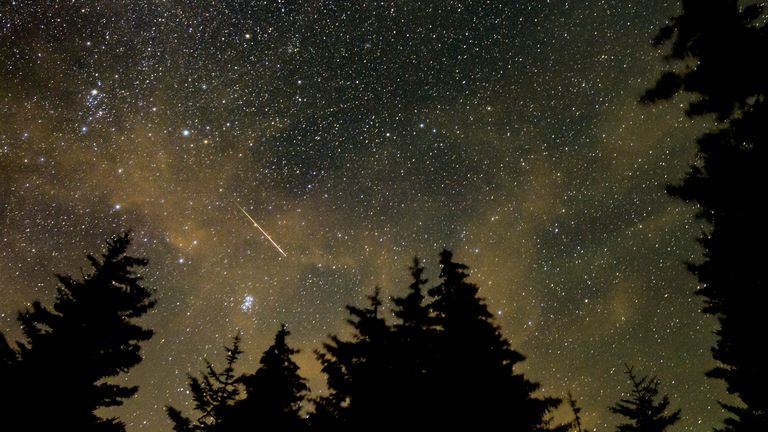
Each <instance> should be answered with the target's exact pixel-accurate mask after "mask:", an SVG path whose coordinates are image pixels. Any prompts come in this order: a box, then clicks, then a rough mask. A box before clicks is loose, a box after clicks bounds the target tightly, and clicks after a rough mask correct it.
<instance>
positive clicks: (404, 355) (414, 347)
mask: <svg viewBox="0 0 768 432" xmlns="http://www.w3.org/2000/svg"><path fill="white" fill-rule="evenodd" d="M410 272H411V277H412V278H413V281H412V282H411V284H410V285H409V286H408V292H407V294H406V295H405V296H404V297H393V298H392V303H393V305H394V309H393V311H392V313H393V315H394V316H395V318H396V319H397V320H396V322H395V324H394V325H393V331H392V333H391V336H390V350H391V351H390V356H389V357H390V359H391V362H392V363H391V365H392V372H391V377H390V388H391V391H392V393H393V394H395V393H396V395H397V396H396V397H394V398H393V399H392V400H391V401H390V403H389V405H388V406H387V411H388V412H397V413H398V417H400V418H403V419H409V428H412V429H422V428H428V427H429V421H428V416H427V415H425V412H426V409H427V408H426V406H427V405H428V404H429V402H428V401H429V400H430V398H432V397H433V395H432V390H433V383H432V382H431V381H430V374H429V369H430V365H431V364H435V362H436V361H437V358H435V357H434V354H435V352H434V351H433V349H432V348H433V347H434V336H435V332H434V331H433V328H432V325H431V317H430V314H429V309H428V308H427V305H426V303H425V300H426V297H425V295H424V294H425V289H424V286H425V285H426V284H427V282H428V280H427V279H426V278H424V276H423V274H424V266H422V264H421V262H420V261H419V259H418V258H417V257H414V259H413V264H412V266H411V267H410Z"/></svg>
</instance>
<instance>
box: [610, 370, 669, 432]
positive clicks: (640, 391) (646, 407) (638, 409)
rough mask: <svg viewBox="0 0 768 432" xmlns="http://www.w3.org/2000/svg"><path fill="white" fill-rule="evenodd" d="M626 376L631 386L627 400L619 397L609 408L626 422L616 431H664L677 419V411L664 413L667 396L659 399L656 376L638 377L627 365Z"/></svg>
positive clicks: (667, 405) (667, 404)
mask: <svg viewBox="0 0 768 432" xmlns="http://www.w3.org/2000/svg"><path fill="white" fill-rule="evenodd" d="M626 373H627V376H628V377H629V381H630V382H631V383H632V390H631V392H630V394H629V397H627V398H622V399H621V400H619V402H616V404H615V405H613V406H611V407H610V408H609V409H610V410H611V412H612V413H615V414H620V415H622V416H624V417H626V418H627V420H629V423H623V424H620V425H619V426H618V427H617V429H616V430H617V431H618V432H664V431H666V430H667V428H668V427H670V426H672V425H674V424H675V423H677V422H678V420H680V410H679V409H678V410H676V411H673V412H671V413H667V412H666V411H667V408H669V397H667V396H666V395H664V396H663V397H662V398H661V400H658V397H659V380H658V379H656V377H648V376H643V377H638V376H637V375H635V373H634V371H633V370H632V368H631V367H630V366H629V365H627V366H626Z"/></svg>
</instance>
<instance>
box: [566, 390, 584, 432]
mask: <svg viewBox="0 0 768 432" xmlns="http://www.w3.org/2000/svg"><path fill="white" fill-rule="evenodd" d="M566 400H567V401H568V407H570V408H571V412H572V413H573V420H572V421H571V430H572V431H574V432H582V431H583V429H582V428H581V407H580V406H579V405H578V403H577V402H576V399H575V398H574V397H573V394H571V392H570V390H569V391H568V398H567V399H566Z"/></svg>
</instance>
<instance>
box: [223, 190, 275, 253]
mask: <svg viewBox="0 0 768 432" xmlns="http://www.w3.org/2000/svg"><path fill="white" fill-rule="evenodd" d="M233 202H234V203H235V205H236V206H237V208H239V209H240V211H242V212H243V214H244V215H245V217H247V218H248V219H249V220H250V221H251V222H253V226H255V227H256V228H258V229H259V231H261V233H262V234H264V237H266V238H267V240H269V242H270V243H272V246H274V247H275V248H277V250H278V251H280V253H281V254H283V256H284V257H286V258H287V257H288V255H286V254H285V252H283V250H282V249H280V246H278V245H277V243H275V241H274V240H272V237H270V236H269V234H267V232H266V231H264V230H263V229H262V228H261V227H260V226H259V224H257V223H256V221H255V220H253V218H252V217H251V215H249V214H248V212H247V211H245V209H244V208H242V207H240V204H238V203H237V201H233Z"/></svg>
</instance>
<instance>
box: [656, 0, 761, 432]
mask: <svg viewBox="0 0 768 432" xmlns="http://www.w3.org/2000/svg"><path fill="white" fill-rule="evenodd" d="M763 8H764V6H763V5H761V4H752V5H748V6H746V7H744V8H743V9H742V8H740V6H739V2H738V1H736V0H721V1H706V2H702V1H695V0H683V1H682V13H681V14H680V15H679V16H676V17H673V18H672V19H671V21H670V23H669V24H668V25H667V26H665V27H663V28H662V29H661V31H660V32H659V35H658V36H657V38H656V39H655V40H654V45H656V46H662V45H664V44H665V43H666V42H668V41H671V43H669V44H668V45H667V46H668V47H669V50H668V54H667V56H666V58H667V60H668V61H669V64H670V66H671V67H672V69H671V70H670V71H668V72H666V73H664V74H663V75H662V76H661V77H660V79H659V80H658V82H657V83H656V85H655V86H654V87H653V88H651V89H649V90H648V91H647V92H646V93H645V95H643V97H642V99H641V100H642V101H643V102H646V103H655V102H658V101H661V100H664V99H669V98H671V97H673V96H674V95H676V94H678V93H681V92H686V93H691V94H693V95H695V96H696V97H695V99H694V100H693V102H691V103H690V105H689V107H688V110H687V111H686V113H687V114H688V115H689V116H692V117H694V116H702V115H714V116H715V117H716V119H717V120H718V121H719V123H717V124H716V125H715V126H714V127H713V128H712V129H711V130H710V131H709V132H708V133H706V134H704V135H703V136H701V137H700V138H699V139H698V148H699V151H698V158H697V161H696V163H695V164H693V165H691V168H690V171H689V172H688V174H687V176H686V177H685V179H684V180H683V181H682V182H681V183H680V184H678V185H674V186H669V187H668V189H667V190H668V192H669V193H670V194H671V195H673V196H675V197H678V198H680V199H682V200H684V201H686V202H692V203H696V204H697V205H698V217H699V218H701V219H703V220H704V221H706V223H707V226H708V229H707V230H706V231H705V232H704V233H703V234H702V236H701V238H700V239H699V242H700V244H701V245H702V247H703V250H704V254H703V255H704V259H703V261H702V262H700V263H694V264H689V269H690V271H691V272H693V273H694V274H695V275H696V276H697V277H698V280H699V282H700V287H701V288H700V289H699V290H698V291H697V294H699V295H701V296H703V297H704V300H705V306H704V309H703V311H704V313H707V314H709V315H712V316H714V317H716V318H717V320H718V323H719V328H718V330H717V331H716V334H717V337H718V339H717V343H716V346H715V347H714V348H713V350H712V354H713V357H714V359H715V360H717V361H718V363H719V364H718V366H717V367H716V368H715V369H713V370H712V371H710V372H709V373H708V375H709V376H710V377H714V378H717V379H722V380H723V381H724V382H725V383H726V386H727V390H728V392H729V393H731V394H732V395H734V396H736V397H737V398H738V402H737V403H736V404H722V405H723V406H724V407H725V408H726V409H727V410H728V411H729V412H730V413H731V415H732V417H730V418H728V419H726V420H725V428H724V429H723V430H724V431H734V432H741V431H755V430H768V393H766V392H765V389H766V388H768V368H767V367H765V362H764V361H763V356H762V353H761V351H762V346H761V345H760V344H759V343H755V341H754V339H753V338H751V337H749V336H748V335H750V334H752V333H753V332H754V331H755V329H763V328H766V327H768V316H766V314H765V313H764V312H763V305H764V304H765V303H766V301H767V300H768V286H766V278H765V274H764V271H763V270H762V254H761V253H759V252H757V251H760V250H762V249H763V248H764V247H765V244H766V243H768V234H767V231H766V230H765V229H764V228H763V219H764V218H763V215H764V212H763V210H762V200H761V199H759V193H760V192H759V185H760V184H763V183H764V182H765V179H764V178H763V177H764V175H763V172H764V170H765V167H766V165H768V158H767V157H766V141H767V140H768V128H766V127H765V125H766V124H768V106H766V104H767V103H768V101H767V100H766V94H767V88H766V87H767V86H768V79H766V76H768V62H765V61H764V59H763V57H764V56H763V55H762V53H764V52H766V50H768V27H766V20H765V16H764V15H763Z"/></svg>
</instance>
